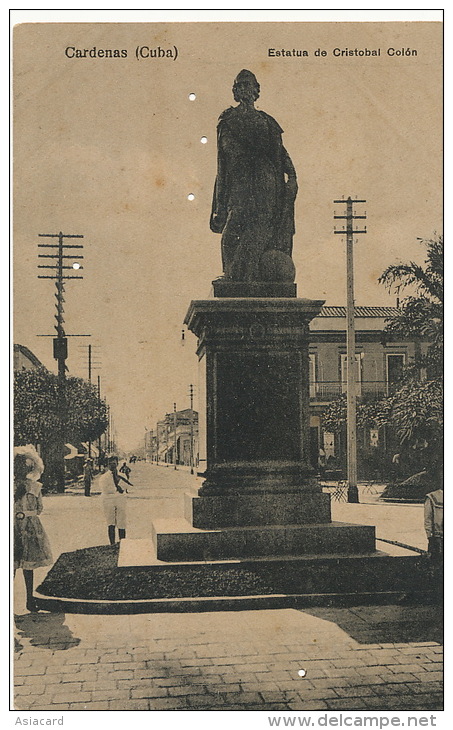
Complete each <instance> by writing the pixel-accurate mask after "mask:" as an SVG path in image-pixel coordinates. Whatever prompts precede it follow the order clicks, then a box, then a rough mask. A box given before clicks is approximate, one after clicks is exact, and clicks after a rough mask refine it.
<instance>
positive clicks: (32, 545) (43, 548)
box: [14, 445, 53, 612]
mask: <svg viewBox="0 0 453 730" xmlns="http://www.w3.org/2000/svg"><path fill="white" fill-rule="evenodd" d="M43 471H44V464H43V462H42V460H41V457H40V456H39V454H38V452H37V451H36V449H35V447H34V446H31V445H28V446H17V447H16V448H15V449H14V574H16V569H17V568H22V570H23V574H24V580H25V589H26V594H27V609H28V610H29V611H32V612H35V611H37V610H38V608H37V606H36V602H35V599H34V598H33V570H34V569H35V568H40V567H42V566H45V565H51V564H52V562H53V560H52V553H51V549H50V543H49V539H48V537H47V534H46V531H45V530H44V527H43V526H42V523H41V520H40V519H39V515H40V514H41V512H42V510H43V503H42V496H41V486H42V485H41V483H40V482H39V481H38V479H39V478H40V476H41V474H42V473H43Z"/></svg>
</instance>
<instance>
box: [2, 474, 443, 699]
mask: <svg viewBox="0 0 453 730" xmlns="http://www.w3.org/2000/svg"><path fill="white" fill-rule="evenodd" d="M190 480H191V477H190V475H189V474H187V473H183V472H182V471H181V472H179V471H178V472H176V471H175V472H174V471H173V470H172V469H165V468H158V467H152V466H151V465H146V464H143V465H137V466H136V468H134V470H133V474H132V481H133V483H134V485H135V487H134V490H131V492H132V494H131V502H130V504H129V525H128V537H131V538H134V537H137V538H140V537H144V536H146V535H147V534H149V522H150V520H151V519H153V518H155V517H163V516H168V515H178V514H180V513H182V494H183V492H184V491H185V490H186V489H187V488H188V486H189V485H190V483H191V481H190ZM192 481H193V478H192ZM93 491H94V492H95V491H96V490H95V489H94V490H93ZM422 509H423V508H422V506H421V505H415V506H404V505H395V506H391V505H385V506H383V505H362V504H361V505H346V504H342V505H333V511H334V519H340V520H343V521H351V522H354V521H356V522H363V523H368V524H370V523H371V524H376V525H377V531H378V533H379V532H380V533H382V536H383V537H390V538H391V537H396V538H397V539H400V540H402V541H403V542H409V544H412V545H417V544H420V545H421V546H423V547H424V545H425V543H424V536H423V527H422ZM337 513H338V514H337ZM42 520H43V523H44V525H45V527H46V530H47V531H48V534H49V537H50V540H51V544H52V549H53V553H54V557H55V558H57V557H58V555H59V554H60V553H61V552H63V551H70V550H75V549H78V548H80V547H87V546H90V545H100V544H105V543H106V542H107V534H106V533H107V531H106V528H105V525H104V521H103V516H102V509H101V504H100V498H99V497H98V496H96V495H95V496H93V497H91V498H89V499H88V498H84V497H83V495H82V494H65V495H59V496H49V497H44V512H43V516H42ZM395 532H396V534H394V533H395ZM46 571H47V569H39V570H37V571H35V572H36V580H35V585H36V586H38V585H39V583H40V582H41V581H42V579H43V577H44V575H45V573H46ZM14 587H15V615H14V629H15V631H14V633H15V660H14V669H15V688H14V690H15V700H14V707H15V708H16V709H17V710H25V711H38V710H54V711H60V710H61V711H65V710H211V711H214V710H249V711H252V710H261V711H263V710H266V711H272V710H277V711H279V710H294V711H302V710H327V711H329V710H331V711H332V710H342V709H349V710H359V711H360V710H362V711H364V710H369V711H374V710H376V711H378V710H382V711H386V710H412V711H414V710H421V711H424V710H440V709H442V646H441V643H442V632H441V615H440V609H439V608H438V607H436V606H413V605H399V606H372V607H360V606H358V607H357V606H356V607H351V608H312V609H304V610H295V609H276V610H263V611H230V612H206V613H185V614H182V613H179V614H176V613H174V614H170V613H166V614H162V613H161V614H146V615H126V616H124V615H123V616H115V615H112V616H97V615H77V614H51V613H38V614H29V613H26V612H25V608H24V604H25V600H24V590H23V579H22V576H21V575H20V571H19V572H18V575H17V577H16V581H15V586H14ZM301 671H302V673H303V672H305V676H300V674H299V672H301Z"/></svg>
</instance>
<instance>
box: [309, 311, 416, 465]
mask: <svg viewBox="0 0 453 730" xmlns="http://www.w3.org/2000/svg"><path fill="white" fill-rule="evenodd" d="M397 312H398V310H397V309H396V308H394V307H359V306H357V307H356V308H355V329H356V352H355V356H356V379H355V380H356V397H357V403H361V402H362V403H364V402H367V401H370V400H380V399H381V398H384V397H385V396H387V395H390V394H391V393H392V392H393V391H394V390H395V388H396V387H397V385H398V383H399V381H400V379H401V376H402V373H403V370H404V368H405V367H406V366H407V365H410V364H411V363H413V362H414V361H415V358H416V356H417V355H418V354H421V353H423V354H424V353H425V352H426V349H427V343H423V342H418V341H414V340H396V339H394V338H391V337H389V336H387V335H386V333H384V328H385V325H386V321H387V320H388V319H389V318H391V317H392V316H394V315H395V314H396V313H397ZM309 352H310V379H309V380H310V446H311V454H310V461H311V464H312V466H314V467H315V468H319V467H325V466H331V471H335V472H336V474H337V475H338V476H339V475H340V474H341V473H343V474H344V473H345V467H346V437H345V434H344V433H335V434H333V433H331V432H329V431H327V430H326V429H325V428H324V426H323V413H324V412H325V410H326V408H327V406H328V405H329V403H331V402H332V401H333V400H335V399H337V398H338V397H339V396H341V395H342V394H344V393H346V388H347V372H346V307H338V306H324V307H323V308H322V310H321V312H320V314H319V315H318V316H317V317H316V318H315V319H314V320H313V321H312V323H311V325H310V349H309ZM357 443H358V470H359V477H360V476H361V477H362V478H373V477H375V478H379V477H384V476H387V475H390V474H391V463H392V456H393V455H394V453H395V449H396V443H395V438H394V436H393V435H392V434H390V433H389V431H388V429H379V430H377V429H358V432H357ZM385 472H386V473H385Z"/></svg>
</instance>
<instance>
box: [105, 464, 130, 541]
mask: <svg viewBox="0 0 453 730" xmlns="http://www.w3.org/2000/svg"><path fill="white" fill-rule="evenodd" d="M120 481H123V482H125V483H126V484H128V485H129V486H131V487H132V486H133V484H131V482H130V481H129V480H128V479H127V478H125V477H122V476H120V475H119V474H118V459H117V457H116V456H111V457H110V458H109V460H108V468H107V470H106V471H105V472H104V474H101V476H100V477H99V485H100V487H101V491H102V495H103V503H104V514H105V518H106V520H107V530H108V536H109V542H110V545H114V544H115V527H117V528H118V538H119V540H123V539H124V538H125V537H126V499H127V498H126V493H127V490H126V489H125V488H123V487H122V486H121V485H120Z"/></svg>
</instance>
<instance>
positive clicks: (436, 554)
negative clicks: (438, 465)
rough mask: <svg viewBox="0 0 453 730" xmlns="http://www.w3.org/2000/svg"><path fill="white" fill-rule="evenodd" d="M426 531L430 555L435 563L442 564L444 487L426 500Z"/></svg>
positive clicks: (430, 494)
mask: <svg viewBox="0 0 453 730" xmlns="http://www.w3.org/2000/svg"><path fill="white" fill-rule="evenodd" d="M425 531H426V537H427V538H428V553H429V555H430V557H431V559H432V560H433V562H436V563H440V562H442V558H443V554H444V488H443V485H441V486H440V488H439V489H436V490H435V491H434V492H430V493H429V494H427V495H426V498H425Z"/></svg>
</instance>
